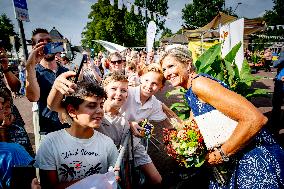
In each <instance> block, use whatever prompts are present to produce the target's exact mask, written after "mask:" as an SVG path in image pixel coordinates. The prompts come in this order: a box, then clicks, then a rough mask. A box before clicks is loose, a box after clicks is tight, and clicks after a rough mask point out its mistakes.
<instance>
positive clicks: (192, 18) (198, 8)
mask: <svg viewBox="0 0 284 189" xmlns="http://www.w3.org/2000/svg"><path fill="white" fill-rule="evenodd" d="M219 11H222V12H225V13H227V14H230V15H234V14H233V11H232V8H231V7H229V8H226V9H224V0H212V1H211V0H193V3H191V4H187V5H185V7H184V8H183V9H182V19H183V20H184V22H185V25H186V27H187V28H189V29H196V28H198V27H202V26H204V25H206V24H207V23H209V22H210V21H211V20H212V19H213V18H214V17H215V16H216V15H217V14H218V12H219Z"/></svg>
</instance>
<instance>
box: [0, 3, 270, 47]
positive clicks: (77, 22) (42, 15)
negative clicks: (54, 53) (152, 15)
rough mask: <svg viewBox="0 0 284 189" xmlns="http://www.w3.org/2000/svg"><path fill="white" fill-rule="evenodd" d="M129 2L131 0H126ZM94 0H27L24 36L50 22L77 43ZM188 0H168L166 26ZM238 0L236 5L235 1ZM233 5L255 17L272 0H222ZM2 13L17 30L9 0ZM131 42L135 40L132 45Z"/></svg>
mask: <svg viewBox="0 0 284 189" xmlns="http://www.w3.org/2000/svg"><path fill="white" fill-rule="evenodd" d="M129 1H130V2H133V0H129ZM95 2H97V0H56V1H55V0H27V4H28V9H29V17H30V21H31V22H24V29H25V35H26V39H30V38H31V32H32V30H33V29H35V28H37V27H42V28H46V29H47V30H51V29H52V27H53V26H54V27H55V28H56V29H58V31H59V32H60V33H61V34H62V35H63V36H65V37H67V38H68V39H69V40H71V42H72V44H75V45H79V44H80V41H81V32H82V31H83V28H84V27H85V26H86V23H87V22H88V14H89V12H90V10H91V5H92V4H93V3H95ZM191 2H192V0H168V5H169V9H168V19H167V21H166V27H168V28H170V29H171V30H172V31H173V32H176V31H177V30H179V29H180V28H181V25H182V23H183V21H182V19H181V15H182V9H183V8H184V6H185V4H188V3H191ZM239 2H240V3H242V4H240V5H239V6H238V7H237V4H238V3H239ZM229 6H231V7H233V9H235V8H236V7H237V9H236V13H237V14H238V15H239V16H240V17H247V18H255V17H258V16H262V15H263V14H264V13H265V10H271V9H272V7H273V2H272V0H226V7H229ZM2 13H5V14H7V16H8V17H9V18H10V19H11V20H12V21H13V23H14V25H15V30H16V31H18V27H17V23H16V20H15V16H14V8H13V3H12V0H0V14H2ZM133 46H135V44H134V45H133Z"/></svg>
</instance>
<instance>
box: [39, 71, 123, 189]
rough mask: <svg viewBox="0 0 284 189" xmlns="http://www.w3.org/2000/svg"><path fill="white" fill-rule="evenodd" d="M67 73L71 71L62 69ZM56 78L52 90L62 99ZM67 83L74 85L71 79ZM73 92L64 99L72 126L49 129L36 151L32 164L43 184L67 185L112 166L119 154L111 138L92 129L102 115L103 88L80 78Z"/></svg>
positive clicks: (52, 92) (59, 186) (51, 186)
mask: <svg viewBox="0 0 284 189" xmlns="http://www.w3.org/2000/svg"><path fill="white" fill-rule="evenodd" d="M68 74H69V75H72V74H70V73H68V72H67V73H65V75H68ZM59 77H60V76H59ZM61 77H62V76H61ZM63 77H64V76H63ZM58 80H60V78H59V79H58ZM58 80H56V81H55V83H54V86H53V88H52V90H51V94H53V95H55V97H56V96H57V95H56V94H58V97H59V98H61V99H62V95H60V94H59V92H58V91H57V89H56V88H57V87H58V85H60V82H58ZM68 82H69V81H68ZM68 84H69V86H72V85H73V84H72V83H71V82H70V83H68ZM66 87H67V86H66ZM63 90H64V89H63ZM69 90H70V92H71V91H72V90H73V89H72V88H70V89H69ZM72 92H73V94H72V95H71V96H67V97H66V98H65V100H64V102H63V107H64V108H65V110H66V112H67V114H68V115H69V116H70V118H71V119H72V125H71V127H70V128H66V129H62V130H59V131H55V132H52V133H49V134H48V135H47V136H46V137H45V138H44V139H43V141H42V143H41V145H40V147H39V150H38V152H37V155H36V162H35V166H36V167H38V168H39V169H40V181H41V185H42V186H43V188H66V187H67V186H70V185H71V184H73V183H75V182H77V181H79V180H81V179H83V178H85V177H87V176H89V175H92V174H97V173H106V172H107V171H108V168H109V167H110V166H114V164H115V161H116V159H117V156H118V151H117V149H116V147H115V145H114V143H113V141H112V140H111V138H109V137H107V136H105V135H104V134H101V133H100V132H97V131H95V130H94V128H98V127H99V125H100V124H101V121H102V119H103V115H104V111H103V105H104V99H105V92H104V90H103V88H102V87H100V86H99V85H97V84H95V83H88V82H79V83H78V84H77V87H76V89H75V90H73V91H72Z"/></svg>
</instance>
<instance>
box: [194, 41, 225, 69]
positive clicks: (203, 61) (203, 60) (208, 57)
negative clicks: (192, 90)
mask: <svg viewBox="0 0 284 189" xmlns="http://www.w3.org/2000/svg"><path fill="white" fill-rule="evenodd" d="M220 54H221V44H220V43H218V44H216V45H214V46H212V47H210V48H209V49H208V50H207V51H205V52H204V53H203V54H202V55H201V56H200V57H199V58H198V60H197V61H196V63H195V66H196V68H197V71H198V73H199V72H201V73H206V72H205V70H206V69H207V68H208V67H210V65H211V64H212V63H213V62H214V60H215V59H216V57H218V55H220Z"/></svg>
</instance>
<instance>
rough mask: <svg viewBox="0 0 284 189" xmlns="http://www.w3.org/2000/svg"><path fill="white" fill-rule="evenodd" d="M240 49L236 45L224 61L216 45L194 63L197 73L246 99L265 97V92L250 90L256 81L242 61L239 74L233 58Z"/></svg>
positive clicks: (256, 89) (246, 64)
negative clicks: (217, 81)
mask: <svg viewBox="0 0 284 189" xmlns="http://www.w3.org/2000/svg"><path fill="white" fill-rule="evenodd" d="M240 47H241V43H238V44H236V45H235V46H234V47H233V48H232V50H231V51H230V52H229V53H228V54H227V55H226V57H225V58H224V59H222V58H221V44H216V45H214V46H213V47H211V48H210V49H208V50H207V51H206V52H205V53H203V54H202V55H201V56H200V57H199V58H198V60H197V61H196V64H195V65H196V68H197V72H198V73H206V74H209V75H211V76H212V77H215V78H217V79H219V80H221V81H224V82H225V83H226V84H228V85H229V87H230V89H231V90H233V91H235V92H236V93H238V94H240V95H242V96H244V97H245V98H247V99H251V98H252V97H257V96H267V91H266V90H264V89H259V88H252V83H253V82H255V81H256V80H258V79H259V78H258V77H255V76H253V75H252V74H251V69H250V67H249V64H248V62H247V61H246V60H244V62H243V65H242V69H241V71H240V72H239V69H238V67H237V66H236V64H235V61H234V59H235V56H236V54H237V52H238V51H239V49H240Z"/></svg>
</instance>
